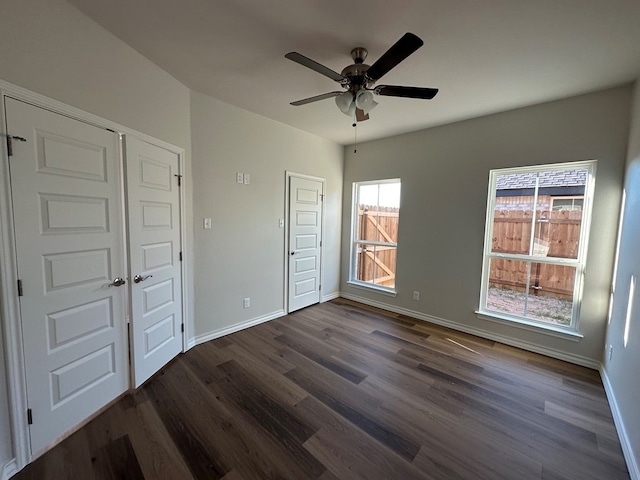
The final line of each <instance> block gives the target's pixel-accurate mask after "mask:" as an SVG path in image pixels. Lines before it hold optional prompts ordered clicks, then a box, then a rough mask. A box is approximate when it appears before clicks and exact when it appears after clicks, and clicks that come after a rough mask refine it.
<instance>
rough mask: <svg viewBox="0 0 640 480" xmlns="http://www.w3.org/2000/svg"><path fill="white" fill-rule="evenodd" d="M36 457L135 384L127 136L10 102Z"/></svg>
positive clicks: (14, 198)
mask: <svg viewBox="0 0 640 480" xmlns="http://www.w3.org/2000/svg"><path fill="white" fill-rule="evenodd" d="M6 115H7V127H8V133H9V135H11V136H17V137H22V139H24V141H19V140H18V139H16V140H15V141H14V142H13V156H11V157H10V171H11V188H12V202H13V208H14V217H15V239H16V248H17V264H18V275H19V278H20V281H21V285H22V296H21V297H20V309H21V319H22V333H23V342H24V361H25V368H26V384H27V400H28V406H29V410H30V412H31V418H32V424H31V425H30V427H29V429H30V438H31V450H32V453H33V454H34V455H36V454H37V453H38V452H40V451H41V450H43V449H44V448H45V447H47V446H48V445H50V444H51V443H52V442H54V441H55V440H56V439H58V438H59V437H60V436H61V435H63V434H65V433H66V432H68V431H69V430H70V429H72V428H73V427H75V426H76V425H78V424H79V423H81V422H82V421H83V420H85V419H86V418H87V417H89V416H90V415H92V414H93V413H95V412H96V411H98V410H99V409H100V408H101V407H103V406H105V405H106V404H108V403H109V402H111V401H112V400H113V399H115V398H117V397H118V396H119V395H120V394H122V393H123V392H125V391H126V390H127V388H128V380H129V376H128V365H127V363H128V362H127V337H126V324H125V306H126V302H125V300H126V299H125V296H126V287H125V286H123V282H124V280H122V279H123V278H124V277H125V263H124V260H125V259H124V255H123V250H124V249H123V244H124V243H123V242H124V235H123V219H122V201H121V198H122V191H121V185H122V181H121V170H120V162H119V159H118V156H119V154H118V151H119V144H118V136H117V135H116V134H114V133H112V132H109V131H107V130H104V129H101V128H98V127H94V126H92V125H88V124H85V123H83V122H80V121H77V120H73V119H70V118H67V117H65V116H62V115H59V114H56V113H52V112H50V111H48V110H44V109H41V108H38V107H34V106H32V105H29V104H27V103H24V102H20V101H17V100H14V99H11V98H7V100H6Z"/></svg>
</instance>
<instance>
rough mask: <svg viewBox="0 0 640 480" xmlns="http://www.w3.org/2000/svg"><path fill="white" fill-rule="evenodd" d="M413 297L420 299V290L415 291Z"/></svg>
mask: <svg viewBox="0 0 640 480" xmlns="http://www.w3.org/2000/svg"><path fill="white" fill-rule="evenodd" d="M413 299H414V300H420V292H413Z"/></svg>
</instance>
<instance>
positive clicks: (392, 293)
mask: <svg viewBox="0 0 640 480" xmlns="http://www.w3.org/2000/svg"><path fill="white" fill-rule="evenodd" d="M347 284H349V285H351V286H352V287H355V288H360V289H362V290H368V291H373V292H376V293H382V294H383V295H388V296H390V297H395V296H397V295H398V292H396V291H395V290H391V289H388V288H383V287H378V286H376V285H371V284H370V283H360V282H354V281H352V280H349V281H347Z"/></svg>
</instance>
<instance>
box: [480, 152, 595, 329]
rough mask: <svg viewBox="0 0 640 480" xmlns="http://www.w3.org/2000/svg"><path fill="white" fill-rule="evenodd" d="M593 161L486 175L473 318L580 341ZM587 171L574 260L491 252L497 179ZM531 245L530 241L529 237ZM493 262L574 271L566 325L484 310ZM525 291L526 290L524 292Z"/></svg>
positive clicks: (592, 187) (536, 166) (591, 204)
mask: <svg viewBox="0 0 640 480" xmlns="http://www.w3.org/2000/svg"><path fill="white" fill-rule="evenodd" d="M596 163H597V161H596V160H586V161H577V162H568V163H555V164H549V165H535V166H529V167H515V168H502V169H496V170H490V171H489V189H488V193H487V212H486V221H485V238H484V250H483V261H482V282H481V288H480V306H479V308H478V311H477V312H476V314H477V315H478V317H479V318H482V319H486V320H492V321H498V322H503V323H508V324H510V325H515V326H521V327H522V328H525V329H529V330H536V331H541V332H544V333H549V334H551V335H557V336H561V337H565V336H566V337H573V339H575V340H578V339H579V338H581V337H582V335H581V334H580V332H579V318H580V307H581V303H582V289H583V283H584V273H585V266H586V260H587V249H588V239H589V230H590V226H591V212H592V207H593V193H594V185H595V174H596ZM578 168H585V169H587V179H586V183H585V186H584V204H583V210H582V224H581V226H580V240H579V244H578V255H577V258H575V259H571V258H554V257H542V256H536V255H523V254H505V253H495V252H492V251H491V247H492V239H493V216H494V209H495V199H496V181H497V178H498V176H500V175H512V174H519V173H538V172H548V171H552V170H569V169H578ZM537 195H538V189H537V187H536V188H535V199H534V205H536V204H537ZM532 241H533V237H532ZM492 258H499V259H507V260H516V261H524V262H531V263H548V264H553V265H566V266H572V267H575V268H576V274H575V280H574V287H573V309H572V312H571V321H570V323H569V325H566V326H565V325H558V324H553V323H549V322H545V321H543V320H536V319H532V318H527V317H524V316H520V315H512V314H508V313H505V312H499V311H496V310H490V309H488V308H487V294H488V292H489V288H488V287H489V274H490V261H491V259H492ZM526 290H527V291H528V289H526Z"/></svg>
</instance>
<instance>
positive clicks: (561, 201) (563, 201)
mask: <svg viewBox="0 0 640 480" xmlns="http://www.w3.org/2000/svg"><path fill="white" fill-rule="evenodd" d="M551 202H552V203H551V210H582V205H583V203H584V197H582V196H580V197H553V198H552V199H551Z"/></svg>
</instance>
